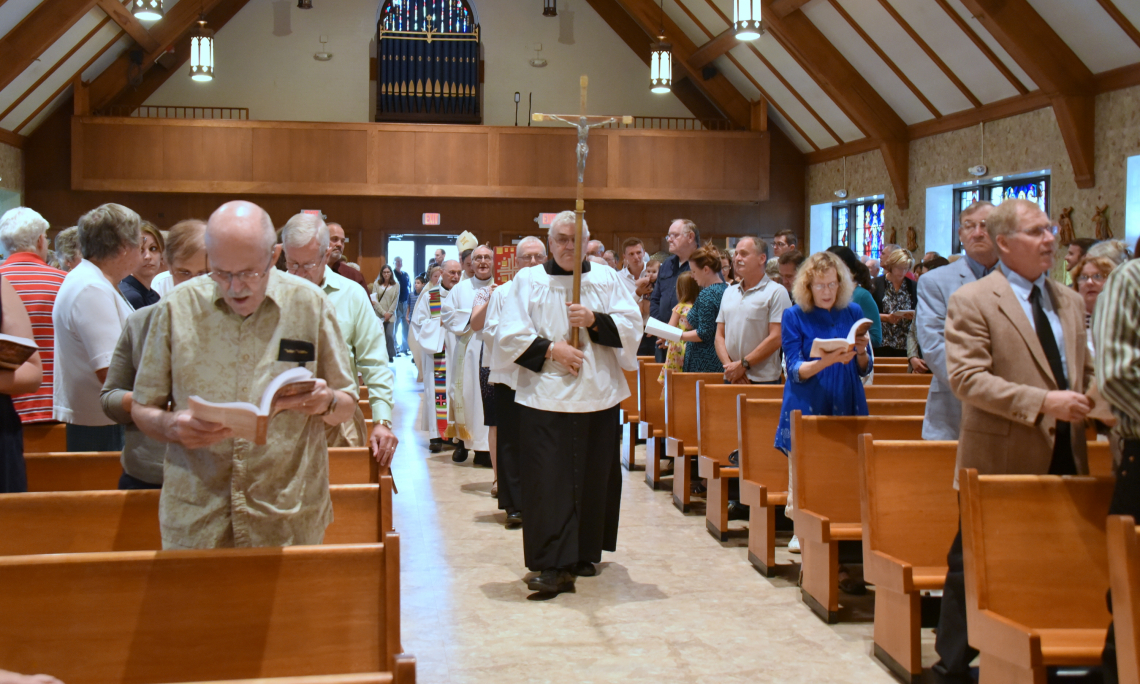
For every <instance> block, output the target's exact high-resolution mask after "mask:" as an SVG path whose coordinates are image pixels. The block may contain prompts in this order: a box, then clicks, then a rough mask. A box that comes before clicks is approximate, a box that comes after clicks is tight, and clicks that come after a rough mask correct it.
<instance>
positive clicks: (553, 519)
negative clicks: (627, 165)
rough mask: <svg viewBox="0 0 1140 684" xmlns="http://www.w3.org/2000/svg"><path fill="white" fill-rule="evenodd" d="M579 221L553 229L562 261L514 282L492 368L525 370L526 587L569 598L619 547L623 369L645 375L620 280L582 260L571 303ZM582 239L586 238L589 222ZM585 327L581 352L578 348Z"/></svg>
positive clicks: (635, 319) (570, 218)
mask: <svg viewBox="0 0 1140 684" xmlns="http://www.w3.org/2000/svg"><path fill="white" fill-rule="evenodd" d="M574 233H575V216H574V212H572V211H564V212H562V213H560V214H559V215H558V216H557V217H555V219H554V221H553V223H552V224H551V226H550V233H549V244H550V252H551V255H552V256H553V257H554V258H553V259H552V260H550V261H547V262H546V264H544V265H543V266H542V267H541V268H527V269H523V270H522V271H521V272H520V273H519V274H518V275H516V276H515V279H514V284H513V285H512V286H511V291H510V293H509V295H508V296H507V297H506V301H505V302H504V303H503V313H502V316H501V322H500V324H499V328H498V330H497V333H498V334H497V336H496V343H495V349H494V360H493V362H492V369H498V370H501V371H508V370H512V369H513V367H514V366H519V367H520V369H519V380H518V391H517V393H516V395H515V401H516V402H517V403H518V422H519V424H520V425H523V426H525V427H526V429H524V430H521V434H520V450H519V453H520V454H522V463H521V465H522V470H521V476H522V495H523V510H524V511H525V512H526V524H524V525H523V552H524V556H525V559H526V565H527V567H528V568H530V569H531V570H533V571H536V572H538V573H539V575H538V576H537V577H534V578H533V579H531V580H530V581H529V582H528V583H527V586H528V587H529V588H530V589H532V590H533V591H536V592H539V593H540V594H548V595H549V594H557V593H559V592H563V591H569V590H571V589H572V588H573V586H574V578H575V577H576V576H587V577H588V576H592V575H595V574H597V569H596V568H595V567H594V565H593V564H594V563H597V562H599V561H600V560H601V557H602V551H603V550H609V551H613V550H614V549H615V548H616V546H617V531H618V512H619V507H620V502H621V463H620V457H619V454H618V441H619V438H618V408H617V407H618V403H619V402H621V400H623V399H625V398H626V397H628V396H629V387H628V386H627V385H626V382H625V376H624V374H623V373H622V370H623V369H626V370H633V369H634V368H636V367H637V366H636V364H637V358H636V352H637V345H638V343H639V342H640V340H641V311H640V310H639V309H638V307H637V303H636V302H634V300H633V297H632V296H630V294H629V289H628V288H627V287H626V286H625V285H623V284H622V282H621V280H620V278H619V276H618V273H617V271H615V270H613V269H612V268H606V267H603V266H597V265H594V264H593V263H591V262H589V261H585V262H583V263H582V286H581V303H580V304H571V301H572V298H573V291H572V288H573V285H572V281H573V269H574ZM582 233H583V234H582V235H581V236H580V239H582V240H586V239H587V238H588V237H589V228H588V227H587V226H586V223H585V222H584V221H583V222H582ZM572 327H573V328H578V329H579V340H578V348H575V347H573V346H571V345H570V343H569V339H570V330H571V328H572Z"/></svg>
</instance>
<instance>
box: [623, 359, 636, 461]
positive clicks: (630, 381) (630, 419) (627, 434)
mask: <svg viewBox="0 0 1140 684" xmlns="http://www.w3.org/2000/svg"><path fill="white" fill-rule="evenodd" d="M622 373H623V374H624V375H625V384H626V385H627V386H628V387H629V397H627V398H626V399H624V400H622V402H621V403H620V404H618V411H619V414H618V422H619V424H620V425H621V463H622V465H624V466H625V469H626V470H633V467H634V455H635V452H636V451H637V449H636V447H637V441H638V440H637V423H638V420H639V418H638V414H637V402H638V392H639V391H640V387H639V385H638V384H637V371H630V370H624V369H623V370H622Z"/></svg>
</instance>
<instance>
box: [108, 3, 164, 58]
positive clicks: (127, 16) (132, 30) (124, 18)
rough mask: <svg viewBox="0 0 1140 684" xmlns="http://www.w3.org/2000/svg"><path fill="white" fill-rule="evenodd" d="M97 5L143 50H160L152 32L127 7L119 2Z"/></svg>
mask: <svg viewBox="0 0 1140 684" xmlns="http://www.w3.org/2000/svg"><path fill="white" fill-rule="evenodd" d="M96 4H97V5H99V9H101V10H103V11H104V12H106V13H107V16H108V17H110V18H111V21H113V22H115V23H116V24H118V25H119V28H121V29H123V30H124V31H126V32H127V35H128V36H130V37H131V38H133V39H134V41H135V42H136V43H138V44H139V47H141V48H142V49H143V50H146V51H147V52H154V51H155V50H157V49H158V41H157V40H155V39H154V36H152V35H150V31H147V30H146V27H145V26H143V25H142V24H141V23H140V22H139V20H138V19H136V18H135V15H133V14H131V13H130V10H128V9H127V7H126V5H124V4H123V3H121V2H119V0H96Z"/></svg>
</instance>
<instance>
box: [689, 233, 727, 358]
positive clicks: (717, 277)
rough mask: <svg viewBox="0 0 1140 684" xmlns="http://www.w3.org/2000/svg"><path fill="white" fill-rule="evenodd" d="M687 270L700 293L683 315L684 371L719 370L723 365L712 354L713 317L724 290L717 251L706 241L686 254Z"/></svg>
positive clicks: (718, 251) (713, 341)
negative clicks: (699, 287) (691, 253)
mask: <svg viewBox="0 0 1140 684" xmlns="http://www.w3.org/2000/svg"><path fill="white" fill-rule="evenodd" d="M689 273H690V274H691V275H692V276H693V280H695V281H697V285H700V286H701V293H700V294H699V295H697V302H696V304H693V308H692V309H690V310H689V314H688V316H687V319H688V323H689V328H690V330H688V331H686V332H684V333H682V334H681V341H682V342H687V343H688V344H687V345H686V346H685V372H686V373H723V372H724V364H722V363H721V362H720V357H718V356H717V355H716V344H715V340H716V316H717V314H718V313H720V300H721V298H722V297H724V291H725V290H727V289H728V285H726V284H725V282H724V279H723V278H722V277H721V261H720V250H718V249H717V248H716V247H714V246H713V245H712V243H709V244H707V245H705V246H704V247H701V248H700V249H698V250H697V251H695V252H693V255H692V256H690V257H689Z"/></svg>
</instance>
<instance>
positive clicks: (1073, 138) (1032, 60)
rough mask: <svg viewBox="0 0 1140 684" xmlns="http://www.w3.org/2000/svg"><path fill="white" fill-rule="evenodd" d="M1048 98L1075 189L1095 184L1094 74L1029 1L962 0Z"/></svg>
mask: <svg viewBox="0 0 1140 684" xmlns="http://www.w3.org/2000/svg"><path fill="white" fill-rule="evenodd" d="M963 4H965V5H966V9H968V10H970V12H971V13H973V15H974V16H975V17H977V18H978V21H980V22H981V23H982V26H984V27H985V28H986V30H987V31H989V32H990V34H991V35H992V36H993V37H994V39H995V40H997V41H998V43H1000V44H1001V46H1002V47H1003V48H1005V51H1006V52H1008V53H1009V54H1010V56H1011V57H1013V59H1014V60H1015V61H1016V62H1017V63H1018V65H1019V66H1020V67H1021V68H1022V69H1024V70H1025V73H1027V74H1029V77H1030V78H1032V79H1033V81H1034V82H1035V83H1037V85H1039V86H1040V87H1041V90H1042V91H1043V92H1044V93H1045V94H1046V95H1047V96H1049V99H1050V101H1051V102H1052V104H1053V111H1054V112H1055V113H1056V115H1057V124H1058V125H1059V126H1060V128H1061V137H1062V138H1063V139H1064V141H1065V148H1066V149H1067V150H1068V152H1069V160H1070V161H1071V162H1072V165H1073V176H1074V179H1075V181H1076V183H1077V187H1078V188H1091V187H1095V186H1096V167H1095V164H1094V163H1093V160H1094V156H1095V144H1094V142H1095V136H1094V131H1093V124H1094V121H1095V119H1096V116H1095V112H1096V78H1095V77H1094V76H1093V73H1092V71H1091V70H1089V68H1088V67H1087V66H1085V64H1084V62H1082V61H1081V60H1080V58H1079V57H1077V55H1076V53H1075V52H1073V50H1072V48H1070V47H1069V46H1068V45H1067V44H1066V43H1065V41H1064V40H1063V39H1062V38H1061V36H1059V35H1057V32H1056V31H1054V30H1053V28H1052V27H1051V26H1049V24H1048V22H1046V21H1045V19H1043V18H1042V17H1041V15H1040V14H1038V13H1037V12H1036V10H1034V9H1033V6H1032V5H1030V4H1029V2H1028V0H963Z"/></svg>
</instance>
